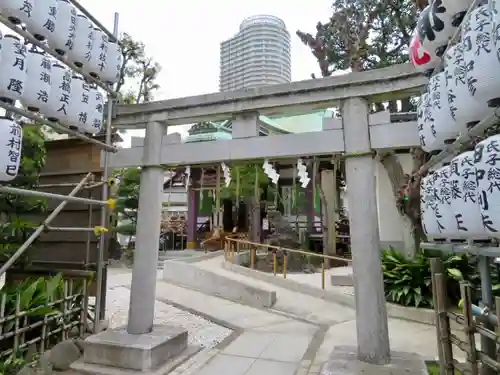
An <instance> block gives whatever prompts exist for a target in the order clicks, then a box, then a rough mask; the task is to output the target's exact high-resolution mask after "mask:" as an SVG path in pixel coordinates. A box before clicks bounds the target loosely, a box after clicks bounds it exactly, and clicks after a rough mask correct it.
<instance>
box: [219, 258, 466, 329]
mask: <svg viewBox="0 0 500 375" xmlns="http://www.w3.org/2000/svg"><path fill="white" fill-rule="evenodd" d="M222 268H224V269H226V270H228V271H232V272H234V273H238V274H240V275H243V276H247V277H251V278H254V279H256V280H260V281H264V282H266V283H269V284H273V285H276V286H278V287H280V288H284V289H288V290H291V291H293V292H298V293H303V294H307V295H310V296H313V297H316V298H320V299H323V300H325V301H329V302H334V303H338V304H341V305H344V306H348V307H352V308H355V306H356V301H355V298H354V296H353V295H349V294H343V293H338V292H333V291H327V290H323V289H319V288H316V287H313V286H311V285H307V284H302V283H299V282H297V281H294V280H290V279H287V280H285V279H283V278H281V277H277V276H274V275H270V274H266V273H264V272H261V271H256V270H252V269H250V268H247V267H242V266H239V265H237V264H232V263H227V262H222ZM278 298H279V294H278ZM386 306H387V314H388V316H390V317H391V318H396V319H401V320H408V321H411V322H416V323H422V324H427V325H435V322H436V314H435V312H434V310H430V309H419V308H415V307H403V306H399V305H395V304H393V303H387V305H386ZM450 323H451V326H452V328H453V329H459V326H458V325H457V324H456V323H454V322H453V321H451V322H450Z"/></svg>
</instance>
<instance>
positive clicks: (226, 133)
mask: <svg viewBox="0 0 500 375" xmlns="http://www.w3.org/2000/svg"><path fill="white" fill-rule="evenodd" d="M188 133H189V135H188V136H187V137H186V138H185V139H184V142H186V143H189V142H203V141H219V140H223V139H231V138H232V136H231V131H230V130H229V129H227V128H225V127H224V126H221V124H219V123H217V122H213V121H205V122H199V123H198V124H194V125H193V126H191V128H190V129H189V130H188Z"/></svg>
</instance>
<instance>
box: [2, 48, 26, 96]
mask: <svg viewBox="0 0 500 375" xmlns="http://www.w3.org/2000/svg"><path fill="white" fill-rule="evenodd" d="M13 46H14V64H13V65H12V66H13V67H14V68H16V67H17V68H18V69H19V70H25V66H24V63H25V59H26V52H27V50H26V46H25V45H23V44H22V43H21V42H19V41H16V42H15V43H14V44H13ZM23 89H24V87H23V82H22V81H21V80H19V79H16V78H10V80H9V85H8V86H7V90H9V91H12V92H16V93H18V94H19V95H22V93H23Z"/></svg>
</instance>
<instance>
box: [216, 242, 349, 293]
mask: <svg viewBox="0 0 500 375" xmlns="http://www.w3.org/2000/svg"><path fill="white" fill-rule="evenodd" d="M258 250H261V251H265V252H267V254H268V253H269V252H271V253H272V254H273V274H274V276H276V274H277V273H278V261H277V259H278V254H279V253H281V254H283V278H284V279H286V276H287V258H288V254H289V253H295V254H301V255H305V256H307V257H318V258H322V259H323V262H321V289H325V271H326V266H325V260H326V259H330V260H336V261H341V262H345V263H346V264H349V262H350V261H351V260H350V259H346V258H342V257H338V256H333V255H325V254H318V253H313V252H310V251H304V250H297V249H288V248H285V247H280V246H274V245H267V244H262V243H258V242H251V241H247V240H242V239H237V238H230V237H226V238H225V241H224V260H225V261H226V262H227V261H229V262H231V263H233V264H234V263H235V261H236V256H237V255H239V254H240V253H243V252H247V251H248V252H249V253H250V268H251V269H255V257H256V255H257V251H258Z"/></svg>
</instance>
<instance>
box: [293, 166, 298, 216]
mask: <svg viewBox="0 0 500 375" xmlns="http://www.w3.org/2000/svg"><path fill="white" fill-rule="evenodd" d="M296 194H297V163H295V164H294V168H293V182H292V209H294V210H295V209H296V208H297V206H296V202H295V198H296Z"/></svg>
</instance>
